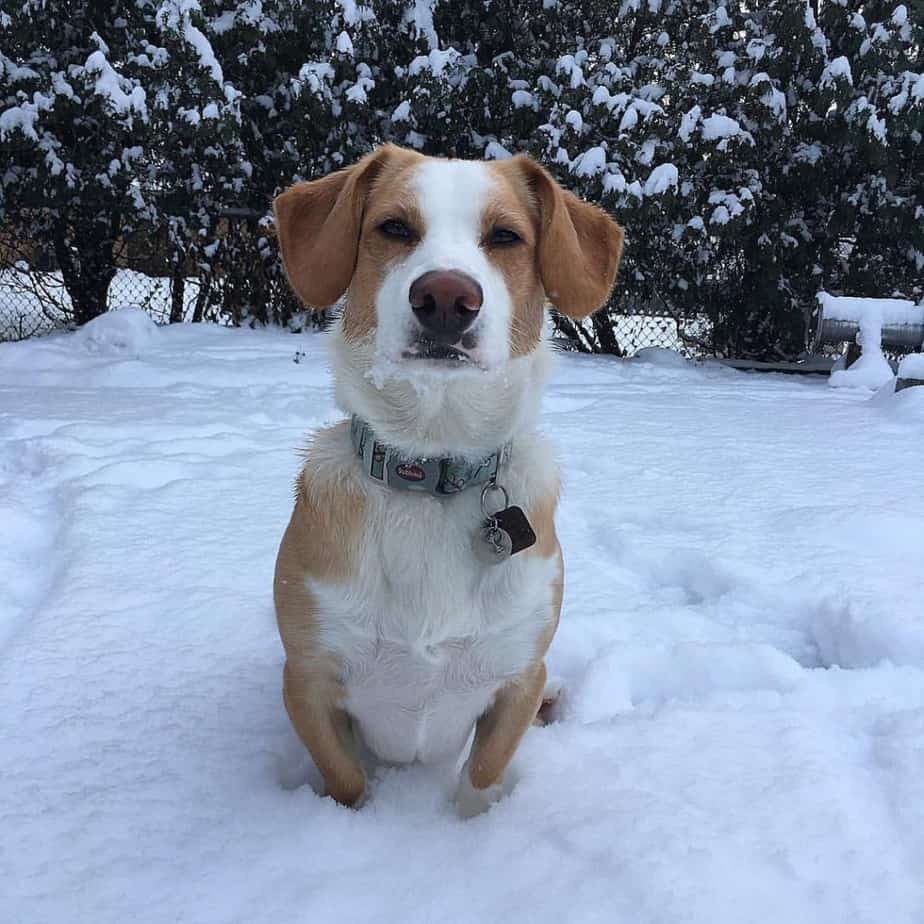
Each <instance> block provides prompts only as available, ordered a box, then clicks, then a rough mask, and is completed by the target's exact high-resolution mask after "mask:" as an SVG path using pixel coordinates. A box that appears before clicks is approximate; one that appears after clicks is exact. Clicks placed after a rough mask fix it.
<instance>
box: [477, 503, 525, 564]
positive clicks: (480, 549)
mask: <svg viewBox="0 0 924 924" xmlns="http://www.w3.org/2000/svg"><path fill="white" fill-rule="evenodd" d="M535 542H536V534H535V533H534V532H533V528H532V526H530V524H529V520H527V519H526V514H525V513H523V511H522V510H521V509H520V508H519V507H505V508H504V509H503V510H499V511H498V512H497V513H495V514H494V515H493V516H490V517H488V519H487V520H486V521H485V523H484V526H482V528H481V530H480V531H479V533H478V535H477V536H476V538H475V557H476V558H477V559H478V560H479V561H480V562H482V564H485V565H499V564H501V563H502V562H505V561H507V559H508V558H510V556H511V555H516V553H517V552H522V551H523V549H528V548H529V547H530V546H531V545H534V544H535Z"/></svg>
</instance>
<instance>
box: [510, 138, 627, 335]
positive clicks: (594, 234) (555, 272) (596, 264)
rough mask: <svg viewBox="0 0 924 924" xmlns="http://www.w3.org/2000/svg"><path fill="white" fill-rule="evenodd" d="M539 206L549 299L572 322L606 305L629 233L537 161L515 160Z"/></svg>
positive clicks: (542, 270)
mask: <svg viewBox="0 0 924 924" xmlns="http://www.w3.org/2000/svg"><path fill="white" fill-rule="evenodd" d="M513 161H514V163H516V165H517V167H518V169H520V170H521V171H522V173H523V175H524V177H525V179H526V181H527V183H528V184H529V186H530V188H531V189H532V191H533V193H534V195H535V197H536V200H537V202H538V205H539V213H540V222H541V224H540V231H539V246H538V259H539V275H540V277H541V278H542V286H543V288H544V289H545V294H546V296H547V297H548V299H549V301H550V302H551V303H552V304H553V305H554V306H555V308H556V310H558V311H560V312H561V313H562V314H566V315H568V317H570V318H574V319H575V320H578V319H580V318H586V317H587V315H589V314H592V313H593V312H594V311H596V310H597V309H598V308H600V307H602V306H603V305H604V304H605V302H606V300H607V298H609V294H610V290H611V289H612V288H613V283H614V282H615V281H616V271H617V269H618V268H619V261H620V259H621V257H622V243H623V230H622V228H621V227H620V226H619V225H617V224H616V222H615V221H613V219H612V218H610V216H609V215H607V213H606V212H604V211H603V209H601V208H598V207H597V206H595V205H591V204H590V203H589V202H584V201H583V200H582V199H579V198H578V197H577V196H575V195H574V193H571V192H568V191H567V190H566V189H562V188H561V186H559V185H558V183H556V182H555V180H554V179H553V178H552V176H551V175H550V174H549V173H548V172H547V171H546V170H545V169H544V168H543V167H541V166H540V165H539V164H537V163H536V162H535V161H534V160H532V159H530V158H529V157H526V156H525V155H519V156H517V157H515V158H513Z"/></svg>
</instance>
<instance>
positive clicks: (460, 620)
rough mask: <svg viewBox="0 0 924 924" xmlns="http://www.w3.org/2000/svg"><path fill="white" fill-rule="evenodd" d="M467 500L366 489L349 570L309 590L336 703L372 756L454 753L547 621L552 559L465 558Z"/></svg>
mask: <svg viewBox="0 0 924 924" xmlns="http://www.w3.org/2000/svg"><path fill="white" fill-rule="evenodd" d="M478 495H479V492H477V491H472V492H468V493H467V494H466V495H463V496H459V497H454V498H449V499H437V498H433V497H428V496H424V497H421V496H416V495H409V494H406V493H402V492H396V491H384V490H382V489H380V488H379V487H378V486H375V487H374V488H371V489H370V490H369V491H368V504H367V511H368V513H367V519H366V524H365V530H364V534H363V538H362V542H361V548H360V549H359V550H358V556H357V558H358V562H357V563H358V567H357V569H356V572H355V574H354V575H353V576H352V578H351V579H350V580H349V581H348V582H347V584H346V585H345V586H344V585H340V586H339V587H337V588H334V587H327V588H318V587H312V591H313V593H314V594H315V595H316V597H320V600H319V603H320V604H321V605H320V606H319V611H320V612H319V626H320V630H321V642H322V644H323V646H324V647H325V648H327V649H328V650H330V651H332V652H333V653H334V654H336V655H337V657H338V660H339V662H340V664H341V665H342V678H343V684H344V688H345V693H346V702H345V705H346V708H347V710H348V711H349V712H350V713H351V715H353V717H354V718H355V719H356V720H357V721H358V722H359V725H360V729H361V731H362V735H363V738H364V739H365V741H366V743H367V744H368V745H369V746H370V747H371V748H372V750H373V751H374V752H375V753H377V754H378V755H379V756H380V757H381V758H383V759H386V760H390V761H395V762H407V761H411V760H425V761H426V760H434V759H440V758H443V757H449V756H452V755H453V754H455V753H458V751H459V750H461V748H462V746H463V745H464V743H465V739H466V737H467V736H468V734H469V732H470V730H471V727H472V725H473V723H474V721H475V720H476V719H477V717H478V716H479V715H480V714H481V713H482V712H483V711H484V710H485V709H486V708H487V706H488V705H489V704H490V702H491V700H492V698H493V696H494V694H495V693H496V692H497V690H498V689H499V688H500V687H501V686H503V685H504V684H505V683H507V682H508V681H510V680H513V679H514V678H515V677H517V676H518V675H519V674H520V673H521V672H522V671H523V669H524V668H525V667H526V666H527V665H528V664H529V662H530V661H531V660H532V658H533V657H534V656H535V651H536V644H537V640H538V636H539V634H540V633H541V632H542V630H543V628H544V627H545V625H546V624H547V622H548V620H549V618H550V617H551V584H552V581H553V580H554V577H555V574H556V569H557V563H556V562H555V561H553V560H546V559H542V558H540V557H538V556H536V555H528V554H524V553H521V554H519V555H517V556H514V558H512V559H510V560H509V561H508V562H506V563H504V564H502V565H498V566H486V565H483V564H481V563H480V562H479V561H478V560H477V558H476V557H475V555H474V552H473V549H472V544H473V542H474V541H475V535H476V532H477V530H478V527H479V525H480V522H481V518H482V515H481V512H480V505H479V496H478ZM319 591H320V593H319Z"/></svg>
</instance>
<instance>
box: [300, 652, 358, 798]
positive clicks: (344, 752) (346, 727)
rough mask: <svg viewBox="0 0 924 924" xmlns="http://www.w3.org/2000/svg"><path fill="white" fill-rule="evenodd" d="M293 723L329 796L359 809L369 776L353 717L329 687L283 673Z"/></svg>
mask: <svg viewBox="0 0 924 924" xmlns="http://www.w3.org/2000/svg"><path fill="white" fill-rule="evenodd" d="M283 699H284V700H285V704H286V711H287V712H288V713H289V719H290V720H291V722H292V725H293V726H294V728H295V731H296V732H297V733H298V737H299V738H301V739H302V743H303V744H304V745H305V747H306V748H308V752H309V753H310V754H311V759H312V760H313V761H314V763H315V766H317V768H318V770H320V771H321V776H322V777H323V778H324V785H325V787H326V788H327V795H329V796H331V798H333V799H335V800H336V801H337V802H339V803H340V804H341V805H346V806H349V807H351V808H352V807H355V806H357V805H358V804H359V802H360V801H361V800H362V797H363V795H364V794H365V791H366V775H365V773H364V772H363V768H362V765H361V764H360V762H359V758H358V757H357V755H356V748H355V746H354V741H353V734H352V729H351V727H350V718H349V716H348V715H347V714H346V713H345V712H344V711H343V710H342V709H340V708H338V706H337V703H336V701H335V698H334V697H333V696H332V695H331V691H330V690H329V689H328V685H327V684H323V685H319V684H316V683H315V684H313V683H311V681H310V680H309V679H308V678H306V677H302V676H299V675H298V674H297V673H295V672H294V671H292V670H291V669H290V667H289V665H288V664H287V665H286V667H285V671H284V673H283Z"/></svg>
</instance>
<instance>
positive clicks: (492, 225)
mask: <svg viewBox="0 0 924 924" xmlns="http://www.w3.org/2000/svg"><path fill="white" fill-rule="evenodd" d="M275 213H276V228H277V233H278V235H279V243H280V247H281V250H282V258H283V262H284V264H285V268H286V273H287V275H288V278H289V282H290V283H291V285H292V288H293V289H294V290H295V292H296V293H297V294H298V295H299V296H300V297H301V299H302V300H303V301H304V302H305V303H306V304H307V305H309V306H311V307H314V308H323V307H326V306H328V305H332V304H334V303H335V302H336V301H337V300H338V299H339V298H340V297H341V296H342V295H343V294H344V293H346V294H347V299H346V306H345V309H344V315H343V321H342V331H343V336H344V338H345V339H346V341H348V342H354V343H357V344H359V343H364V344H367V345H372V347H373V349H374V353H375V356H376V358H377V359H383V360H386V361H388V362H390V363H399V364H413V366H414V367H415V368H417V369H422V368H426V369H427V371H433V372H439V373H443V372H447V371H450V370H454V369H458V368H461V367H469V368H471V367H472V366H474V367H480V368H482V369H487V370H492V369H498V368H499V367H503V366H504V365H505V364H507V362H508V361H510V360H512V359H516V358H517V357H521V356H526V355H529V354H531V353H532V352H534V351H535V350H536V348H537V346H538V345H539V343H540V340H541V336H542V327H543V319H544V307H545V303H546V300H548V301H550V302H551V303H552V304H553V305H554V306H555V308H556V309H557V310H558V311H560V312H561V313H562V314H565V315H568V316H570V317H572V318H582V317H585V316H586V315H588V314H590V313H591V312H593V311H595V310H596V309H597V308H599V307H600V306H601V305H602V304H603V303H604V302H605V301H606V299H607V297H608V295H609V292H610V289H611V287H612V285H613V282H614V280H615V278H616V269H617V267H618V265H619V259H620V255H621V253H622V241H623V233H622V229H621V228H620V227H619V226H618V225H616V224H615V222H613V221H612V219H610V217H609V216H608V215H607V214H606V213H605V212H603V211H602V210H601V209H599V208H597V207H596V206H593V205H590V204H588V203H586V202H583V201H581V200H580V199H578V198H577V197H576V196H574V195H572V194H571V193H569V192H567V191H565V190H564V189H562V188H561V187H560V186H559V185H558V184H557V183H556V182H555V181H554V180H553V179H552V177H551V176H550V175H549V174H548V173H547V172H546V171H545V170H544V169H543V168H542V167H540V166H539V165H538V164H536V163H535V162H533V161H532V160H530V159H529V158H527V157H524V156H519V157H514V158H511V159H510V160H503V161H494V162H481V161H463V160H443V159H439V158H433V157H424V156H422V155H420V154H418V153H416V152H413V151H408V150H404V149H401V148H397V147H394V146H392V145H385V146H383V147H380V148H378V149H377V150H376V151H374V152H373V153H371V154H369V155H367V156H366V157H364V158H363V159H362V160H360V161H359V162H358V163H356V164H354V165H353V166H351V167H347V168H345V169H343V170H340V171H338V172H336V173H333V174H330V175H328V176H326V177H323V178H322V179H319V180H314V181H312V182H308V183H299V184H298V185H296V186H293V187H291V188H290V189H288V190H287V191H286V192H284V193H282V194H281V195H280V196H278V197H277V199H276V201H275Z"/></svg>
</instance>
